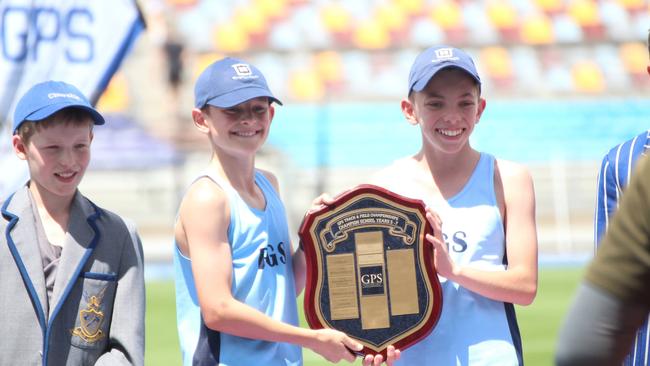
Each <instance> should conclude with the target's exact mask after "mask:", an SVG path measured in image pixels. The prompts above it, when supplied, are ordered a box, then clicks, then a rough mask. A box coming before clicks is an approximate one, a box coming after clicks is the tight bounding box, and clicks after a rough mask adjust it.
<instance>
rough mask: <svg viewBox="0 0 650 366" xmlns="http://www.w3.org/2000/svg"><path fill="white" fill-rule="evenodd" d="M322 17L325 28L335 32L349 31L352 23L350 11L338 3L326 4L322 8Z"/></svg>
mask: <svg viewBox="0 0 650 366" xmlns="http://www.w3.org/2000/svg"><path fill="white" fill-rule="evenodd" d="M321 19H322V20H323V24H324V25H325V28H326V29H327V30H328V31H330V32H333V33H336V32H348V31H350V28H351V25H352V17H351V15H350V13H349V12H348V11H347V10H346V9H345V8H343V7H342V6H341V5H338V4H336V3H332V4H330V5H327V6H324V7H323V8H322V9H321Z"/></svg>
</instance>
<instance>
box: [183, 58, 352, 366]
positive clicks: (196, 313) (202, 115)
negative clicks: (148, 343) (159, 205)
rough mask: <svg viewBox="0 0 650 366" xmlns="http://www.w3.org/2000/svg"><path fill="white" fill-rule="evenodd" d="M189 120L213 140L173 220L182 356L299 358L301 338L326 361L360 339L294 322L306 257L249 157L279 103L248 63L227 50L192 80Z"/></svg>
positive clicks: (191, 360)
mask: <svg viewBox="0 0 650 366" xmlns="http://www.w3.org/2000/svg"><path fill="white" fill-rule="evenodd" d="M194 91H195V108H194V109H193V110H192V119H193V120H194V125H195V127H196V128H197V129H198V130H199V131H200V132H201V133H203V134H205V135H206V136H207V138H208V140H209V141H210V145H211V147H212V156H211V160H210V162H209V164H208V166H207V168H206V169H205V171H204V172H202V173H201V174H199V175H198V177H197V178H196V179H195V180H194V182H193V183H192V184H191V185H190V187H189V188H188V190H187V192H186V194H185V196H184V198H183V200H182V202H181V204H180V208H179V214H178V218H177V221H176V224H175V249H174V266H175V272H176V311H177V323H178V332H179V338H180V343H181V350H182V354H183V364H184V365H282V366H284V365H301V364H302V350H301V348H300V347H308V348H310V349H312V350H313V351H315V352H317V353H319V354H321V355H322V356H323V357H325V358H326V359H328V360H329V361H332V362H338V361H339V360H341V359H345V360H348V361H353V360H354V355H353V354H352V353H351V352H350V351H349V350H348V348H349V349H351V350H357V351H358V350H361V349H362V345H361V344H360V343H358V342H357V341H355V340H353V339H351V338H349V337H348V336H346V335H345V334H344V333H341V332H338V331H335V330H330V329H320V330H312V329H305V328H300V327H298V311H297V306H296V295H297V294H298V293H300V292H301V291H302V287H303V286H304V275H305V259H304V254H303V253H302V251H300V250H296V251H294V250H293V246H292V245H291V240H290V236H289V231H288V227H287V221H286V214H285V211H284V206H283V204H282V202H281V200H280V197H279V195H278V192H279V189H278V181H277V179H276V178H275V176H274V175H273V174H271V173H270V172H267V171H263V170H260V169H257V168H256V167H255V155H256V153H257V151H258V150H259V149H260V148H261V147H262V144H263V143H264V142H265V141H266V138H267V136H268V134H269V129H270V126H271V121H272V119H273V115H274V107H273V104H272V103H274V102H275V103H278V104H281V103H280V101H279V100H278V99H277V98H275V97H274V96H273V94H272V93H271V91H270V90H269V88H268V86H267V83H266V80H265V78H264V76H263V75H262V73H261V72H260V71H259V70H258V69H257V68H256V67H254V66H253V65H251V64H248V63H246V62H244V61H241V60H237V59H234V58H224V59H222V60H219V61H216V62H214V63H213V64H211V65H210V66H208V67H207V68H206V69H205V70H204V71H203V72H202V73H201V75H200V76H199V78H198V80H197V81H196V85H195V90H194Z"/></svg>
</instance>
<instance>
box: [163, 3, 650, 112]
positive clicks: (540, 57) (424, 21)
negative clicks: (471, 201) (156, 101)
mask: <svg viewBox="0 0 650 366" xmlns="http://www.w3.org/2000/svg"><path fill="white" fill-rule="evenodd" d="M168 3H169V4H171V5H172V6H177V7H178V9H180V10H179V12H178V14H177V15H178V16H179V21H178V23H179V27H180V29H181V30H182V31H183V33H184V34H185V35H186V40H187V43H188V46H189V48H190V49H192V50H193V51H194V52H195V54H196V55H197V59H199V56H200V55H202V54H213V53H215V52H216V53H218V54H229V55H234V56H241V57H243V58H246V59H249V60H251V61H252V62H256V63H260V62H261V63H262V65H263V66H264V67H265V68H264V71H265V73H266V74H267V75H281V76H282V77H273V78H272V79H273V81H272V84H273V87H274V89H280V90H284V91H286V96H287V97H288V98H292V99H295V100H297V101H314V100H319V99H322V98H334V99H336V98H341V99H349V98H352V99H358V98H361V99H369V100H373V99H382V98H384V97H390V98H394V97H400V96H401V95H402V93H403V90H402V86H403V85H404V83H405V81H404V79H405V78H406V74H407V70H408V67H409V65H410V62H411V61H412V58H410V59H409V57H414V55H416V54H417V52H419V51H420V50H422V49H423V48H425V47H427V46H429V45H432V44H450V45H454V46H458V47H462V48H465V49H467V50H468V51H469V52H470V53H471V54H472V55H474V56H477V60H476V61H477V64H478V67H479V69H480V71H481V72H482V73H484V78H485V84H486V85H485V89H486V91H489V92H490V93H493V94H495V95H499V94H505V95H508V94H511V93H514V92H516V93H521V94H524V95H533V96H534V95H540V94H541V95H551V94H553V93H558V94H561V95H564V94H575V95H581V94H586V95H594V94H596V95H607V94H615V95H620V94H624V95H625V94H642V93H645V92H647V91H648V90H649V89H650V83H648V81H647V79H648V78H646V77H645V75H646V71H645V66H646V64H647V60H648V52H647V49H646V46H645V40H646V37H647V32H648V27H650V26H649V25H648V24H650V5H648V4H647V2H646V1H643V0H484V1H464V0H442V1H441V0H436V1H434V0H381V1H371V0H355V1H335V0H315V1H306V0H224V1H219V2H212V1H207V0H202V1H200V0H196V1H187V0H186V1H178V0H175V1H169V2H168ZM198 35H202V36H198ZM206 36H207V37H209V39H210V41H209V42H207V43H206V42H205V41H204V40H202V38H205V37H206ZM272 59H276V60H272ZM377 63H378V64H377ZM289 65H291V66H292V67H295V68H292V69H289V70H286V68H287V66H289ZM203 66H204V63H203V62H196V63H195V64H194V68H201V67H203ZM283 69H284V70H283ZM193 73H196V71H195V70H194V71H193ZM400 76H401V77H400ZM374 83H381V85H382V88H379V87H377V85H376V84H375V85H374V86H370V87H369V84H374ZM540 84H544V85H540ZM383 88H387V89H388V90H385V89H383Z"/></svg>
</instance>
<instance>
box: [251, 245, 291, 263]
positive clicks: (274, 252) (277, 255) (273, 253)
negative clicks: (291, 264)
mask: <svg viewBox="0 0 650 366" xmlns="http://www.w3.org/2000/svg"><path fill="white" fill-rule="evenodd" d="M279 263H282V264H286V263H287V253H286V251H285V249H284V243H283V242H279V243H278V245H277V248H275V247H273V244H269V245H267V246H266V247H264V248H262V249H260V255H259V257H258V259H257V268H258V269H264V267H265V266H271V267H275V266H277V265H278V264H279Z"/></svg>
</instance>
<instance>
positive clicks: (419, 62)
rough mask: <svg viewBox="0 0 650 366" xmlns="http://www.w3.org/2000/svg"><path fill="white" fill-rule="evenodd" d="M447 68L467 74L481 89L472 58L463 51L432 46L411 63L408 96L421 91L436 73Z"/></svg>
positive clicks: (448, 47)
mask: <svg viewBox="0 0 650 366" xmlns="http://www.w3.org/2000/svg"><path fill="white" fill-rule="evenodd" d="M448 67H456V68H459V69H462V70H464V71H465V72H467V73H468V74H469V75H470V76H471V77H472V78H474V80H476V82H477V83H478V86H479V89H480V87H481V78H480V77H479V76H478V71H476V66H475V65H474V61H473V60H472V58H471V57H470V56H469V55H468V54H467V53H466V52H465V51H463V50H460V49H458V48H454V47H450V46H434V47H430V48H427V49H426V50H424V51H422V53H420V54H419V55H418V56H417V57H416V58H415V61H414V62H413V66H411V72H410V73H409V94H411V92H412V91H416V92H419V91H422V89H424V87H425V86H427V83H428V82H429V80H431V78H432V77H433V76H434V75H435V74H436V73H438V71H440V70H443V69H446V68H448Z"/></svg>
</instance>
